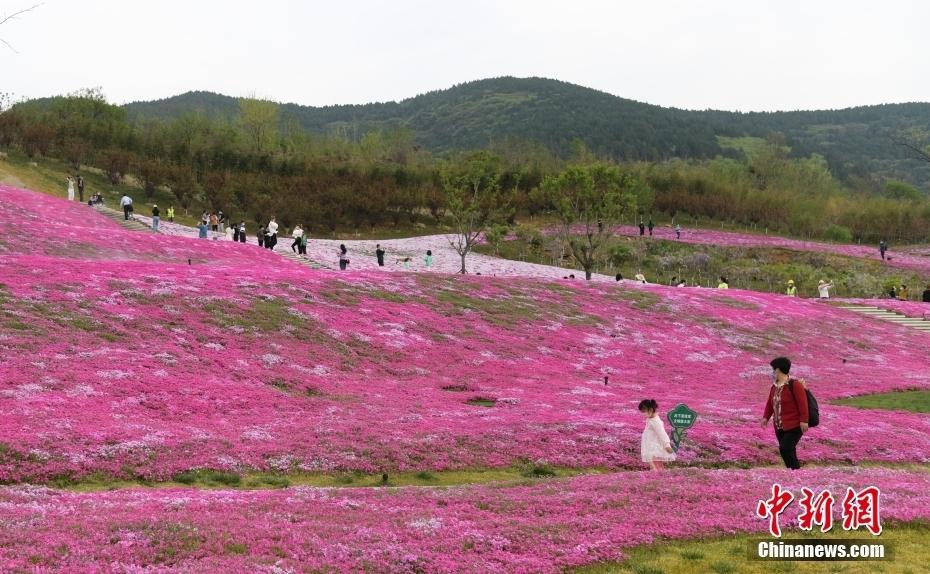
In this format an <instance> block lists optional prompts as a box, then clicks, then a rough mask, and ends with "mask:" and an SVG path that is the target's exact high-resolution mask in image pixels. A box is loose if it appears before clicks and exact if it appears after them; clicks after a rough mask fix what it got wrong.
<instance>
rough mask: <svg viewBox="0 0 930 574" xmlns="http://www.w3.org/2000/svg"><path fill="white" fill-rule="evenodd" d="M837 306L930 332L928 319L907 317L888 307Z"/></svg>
mask: <svg viewBox="0 0 930 574" xmlns="http://www.w3.org/2000/svg"><path fill="white" fill-rule="evenodd" d="M839 308H840V309H844V310H846V311H852V312H853V313H858V314H860V315H864V316H866V317H872V318H874V319H879V320H881V321H887V322H889V323H894V324H896V325H900V326H902V327H907V328H908V329H913V330H915V331H921V332H924V333H930V321H928V320H926V319H921V318H919V317H908V316H907V315H904V314H903V313H898V312H895V311H891V310H889V309H882V308H880V307H871V306H865V305H841V306H840V307H839Z"/></svg>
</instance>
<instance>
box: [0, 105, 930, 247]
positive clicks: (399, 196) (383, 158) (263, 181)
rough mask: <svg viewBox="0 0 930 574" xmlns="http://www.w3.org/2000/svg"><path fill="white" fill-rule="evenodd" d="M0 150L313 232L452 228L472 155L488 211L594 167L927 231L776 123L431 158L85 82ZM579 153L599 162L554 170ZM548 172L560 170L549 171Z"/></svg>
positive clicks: (4, 134) (763, 203)
mask: <svg viewBox="0 0 930 574" xmlns="http://www.w3.org/2000/svg"><path fill="white" fill-rule="evenodd" d="M0 148H3V149H5V150H7V151H14V152H18V153H22V154H24V155H25V156H28V157H30V158H37V157H53V158H57V159H61V160H64V161H67V162H68V163H69V164H71V166H72V167H73V168H74V169H75V170H79V169H80V168H81V167H82V166H85V165H87V166H94V167H97V168H100V169H101V170H103V172H104V173H105V174H106V176H107V177H108V178H109V180H110V181H111V182H112V183H114V184H118V183H121V182H124V181H125V180H126V178H128V177H131V178H132V180H133V181H136V182H138V184H139V187H140V192H141V193H142V194H143V195H144V196H146V197H149V198H151V197H153V196H154V195H155V194H156V192H157V191H161V192H170V194H171V195H172V196H173V197H174V198H175V199H176V200H177V204H178V205H180V207H181V208H182V209H185V210H195V211H196V210H200V209H207V210H220V209H221V210H222V211H224V212H225V213H227V214H232V216H233V217H234V218H236V219H244V220H247V221H252V222H255V223H262V222H264V221H267V218H268V217H270V216H271V215H276V216H277V217H278V220H279V222H280V223H281V224H282V225H284V226H285V227H292V226H293V225H296V224H298V223H301V224H304V225H306V226H307V227H308V228H310V229H313V230H315V231H317V232H320V233H334V234H335V233H342V232H347V231H354V230H364V229H371V228H381V227H389V226H395V227H400V226H409V225H412V224H417V223H425V224H427V225H433V226H437V225H438V226H443V225H452V224H454V217H452V216H453V215H454V211H455V209H452V210H450V207H453V208H454V207H455V206H454V205H452V206H450V201H458V202H459V207H462V206H464V204H463V203H462V202H463V201H464V200H463V199H462V198H463V197H464V196H463V195H462V194H461V193H459V195H458V198H457V199H456V196H455V194H450V190H451V189H453V188H456V187H457V188H459V189H460V190H461V189H464V185H465V184H464V183H463V180H462V178H463V177H464V175H462V174H467V173H468V172H469V169H472V168H473V167H474V162H475V159H476V157H478V156H479V155H480V160H481V161H480V163H481V165H482V167H481V169H485V170H487V171H488V172H489V173H490V175H489V176H487V177H488V179H487V181H489V182H491V181H493V185H491V186H490V187H491V189H490V191H489V195H490V196H493V197H495V198H497V199H496V200H495V201H498V202H499V203H500V205H499V206H497V207H496V208H495V213H496V214H497V215H499V216H500V219H501V222H502V223H504V224H507V223H510V224H513V222H514V221H515V220H516V219H517V218H519V217H522V216H525V215H543V214H548V215H550V216H552V217H555V218H560V217H561V216H562V215H564V211H565V205H564V202H563V201H561V199H560V196H559V193H562V194H563V195H564V194H566V193H568V191H570V190H571V189H576V190H577V189H579V186H588V187H590V186H589V185H588V183H587V181H588V180H589V179H590V178H593V179H594V180H595V181H604V177H607V176H605V175H604V174H605V173H608V172H609V178H608V179H609V180H610V181H611V182H612V183H610V185H609V188H610V189H611V190H616V189H628V190H635V193H634V192H631V193H628V194H625V199H624V200H623V201H624V202H626V203H625V204H624V205H623V209H616V207H617V206H612V205H609V206H605V207H604V211H605V212H609V213H610V214H611V215H613V214H618V215H617V218H618V222H622V223H633V222H634V221H636V220H637V219H640V218H653V219H654V220H656V221H661V220H662V219H663V218H668V219H672V220H675V221H684V222H686V223H687V222H688V221H690V219H688V218H708V219H713V220H717V221H723V222H730V223H733V224H739V225H746V226H751V227H755V228H757V229H759V230H760V231H761V230H763V229H765V230H768V231H771V232H782V233H788V234H792V235H798V236H804V237H816V238H828V239H834V240H841V241H863V242H877V241H879V240H881V239H886V240H888V241H895V242H903V241H908V242H917V241H927V240H928V238H930V201H928V200H927V199H926V196H925V195H924V194H922V193H920V192H919V191H918V190H916V189H914V188H913V187H912V186H909V185H908V184H906V183H902V182H894V181H892V182H888V183H887V184H886V185H885V186H884V191H886V192H887V193H883V194H882V195H879V196H876V195H875V193H874V190H872V189H859V188H857V187H855V186H850V185H848V184H843V183H841V182H840V180H838V179H837V178H836V177H835V175H834V174H833V172H832V171H831V169H830V168H829V166H828V164H827V162H826V161H825V159H824V158H823V157H821V156H818V155H817V154H810V155H808V156H806V157H795V155H794V154H792V153H789V151H788V148H787V146H785V145H784V142H783V141H780V140H779V138H778V136H777V135H773V136H772V137H770V138H769V139H768V140H767V141H764V142H763V144H762V145H760V146H758V148H757V149H755V150H754V152H753V153H751V154H749V153H747V154H735V155H734V156H733V157H722V156H717V157H715V158H713V159H704V160H699V159H692V160H681V159H673V160H665V161H650V162H646V161H640V162H615V161H612V160H611V159H610V158H609V157H604V156H599V155H598V154H597V153H596V151H591V150H590V149H588V148H587V146H585V145H584V144H583V143H581V142H580V141H578V140H574V141H573V142H571V143H570V145H569V148H570V151H569V153H568V154H567V156H560V155H556V154H555V153H554V152H553V151H551V150H549V149H548V148H546V147H544V146H542V145H540V144H538V143H535V142H532V141H528V140H524V139H516V138H507V139H503V140H499V141H496V142H491V143H489V144H488V145H487V146H486V147H485V148H484V149H482V150H472V151H455V152H448V153H445V154H441V155H438V154H433V153H431V152H429V151H428V150H426V149H425V148H424V147H422V146H421V145H420V144H419V142H417V141H416V138H415V137H414V134H413V132H411V131H410V130H407V129H404V128H401V127H390V126H388V127H385V128H383V129H380V130H372V131H369V132H367V133H365V134H363V135H361V136H359V137H354V136H353V137H348V136H347V135H346V134H339V133H331V134H326V135H320V134H313V133H308V132H307V131H306V130H304V129H303V128H302V127H301V126H300V125H299V122H298V121H297V120H296V119H295V118H293V117H289V116H288V114H287V113H285V112H282V108H281V107H280V106H278V105H277V104H274V103H272V102H268V101H263V100H257V99H247V98H246V99H240V100H239V102H238V112H237V113H236V115H235V116H234V117H230V118H222V117H211V116H207V115H205V114H200V113H196V112H192V113H186V114H183V115H181V116H178V117H175V118H173V119H151V118H144V117H138V116H130V115H128V114H127V112H126V110H125V109H124V108H122V107H119V106H115V105H112V104H109V103H107V102H106V100H105V98H104V97H103V96H102V94H101V93H100V91H99V90H85V91H81V92H79V93H75V94H71V95H69V96H64V97H56V98H48V99H43V100H33V101H27V102H21V103H18V104H16V105H13V106H11V107H9V108H8V109H5V110H3V111H0ZM594 164H598V165H601V166H602V169H603V170H606V171H603V172H592V173H588V174H586V175H585V174H579V173H574V174H573V175H565V174H566V173H567V172H568V170H571V169H575V168H577V167H578V166H590V165H594ZM470 166H471V167H470ZM614 172H616V173H614ZM562 176H564V177H562ZM559 177H562V182H563V183H562V184H556V183H553V182H554V181H557V180H558V178H559ZM598 178H600V179H598ZM569 181H574V184H572V185H574V187H572V186H570V185H569V183H568V182H569ZM452 182H456V183H452ZM598 185H599V184H596V185H595V186H594V188H595V189H598ZM602 187H603V186H602ZM585 189H587V187H586V188H585ZM603 189H607V188H603ZM554 190H555V191H554ZM559 190H560V191H559ZM567 190H568V191H567ZM597 193H601V192H597ZM630 197H635V198H636V201H634V202H630V201H628V199H629V198H630ZM586 201H588V200H586ZM466 203H467V202H466ZM589 203H590V202H589ZM501 206H506V209H502V208H500V207H501ZM602 217H603V216H602ZM489 224H490V223H489ZM582 251H583V250H581V249H580V246H579V253H581V252H582Z"/></svg>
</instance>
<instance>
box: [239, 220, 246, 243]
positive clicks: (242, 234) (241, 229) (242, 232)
mask: <svg viewBox="0 0 930 574" xmlns="http://www.w3.org/2000/svg"><path fill="white" fill-rule="evenodd" d="M239 243H245V222H244V221H243V222H240V223H239Z"/></svg>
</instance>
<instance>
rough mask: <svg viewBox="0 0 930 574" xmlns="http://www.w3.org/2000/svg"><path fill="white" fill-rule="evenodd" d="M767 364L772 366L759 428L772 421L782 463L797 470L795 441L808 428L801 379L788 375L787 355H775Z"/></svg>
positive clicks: (805, 394) (798, 463)
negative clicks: (770, 383) (770, 381)
mask: <svg viewBox="0 0 930 574" xmlns="http://www.w3.org/2000/svg"><path fill="white" fill-rule="evenodd" d="M769 364H770V365H771V367H772V386H771V387H770V388H769V396H768V399H767V400H766V401H765V411H764V412H763V414H762V428H765V427H766V425H768V424H769V420H771V421H772V424H773V425H774V427H775V438H776V439H778V452H779V453H780V454H781V458H782V460H783V461H785V466H786V467H788V468H790V469H792V470H797V469H799V468H801V463H800V462H799V461H798V453H797V447H798V442H799V441H800V440H801V436H802V435H803V434H804V433H805V432H807V428H808V427H807V422H808V406H807V393H806V392H805V389H804V381H803V380H796V379H792V378H789V377H788V373H789V372H790V371H791V360H790V359H789V358H788V357H778V358H777V359H773V360H772V362H771V363H769Z"/></svg>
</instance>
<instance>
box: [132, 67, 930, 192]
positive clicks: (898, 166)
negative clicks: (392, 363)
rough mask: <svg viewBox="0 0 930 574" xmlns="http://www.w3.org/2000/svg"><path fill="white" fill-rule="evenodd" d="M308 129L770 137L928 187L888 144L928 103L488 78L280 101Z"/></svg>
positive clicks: (652, 151)
mask: <svg viewBox="0 0 930 574" xmlns="http://www.w3.org/2000/svg"><path fill="white" fill-rule="evenodd" d="M125 107H126V109H127V111H128V112H129V114H130V115H131V116H135V117H148V118H162V119H169V118H173V117H177V116H178V115H181V114H184V113H188V112H192V111H201V112H203V113H205V114H207V115H210V116H218V117H224V116H232V115H234V114H236V113H237V111H238V103H237V99H236V98H232V97H229V96H223V95H219V94H213V93H210V92H188V93H186V94H182V95H179V96H175V97H172V98H167V99H163V100H156V101H150V102H135V103H130V104H127V105H126V106H125ZM281 112H282V113H281V117H282V118H293V119H295V120H296V121H297V122H298V123H299V125H301V126H302V127H303V128H304V129H306V130H308V131H310V132H314V133H333V132H335V133H343V134H345V135H347V136H348V137H350V138H358V137H360V136H361V135H363V134H364V133H365V132H367V131H369V130H372V129H385V128H391V127H395V126H402V127H406V128H409V129H411V130H412V131H413V132H414V134H415V137H416V140H417V143H418V144H419V145H422V146H424V147H426V148H428V149H430V150H432V151H434V152H437V153H443V152H448V151H452V150H457V149H467V148H477V147H484V146H487V145H488V144H489V143H492V142H495V141H501V140H504V139H507V138H512V137H516V138H520V139H525V140H532V141H535V142H538V143H540V144H542V145H544V146H545V147H547V148H549V149H551V150H552V151H554V152H555V153H557V154H559V155H562V156H566V155H568V154H569V153H570V152H571V149H572V142H573V141H574V140H576V139H578V140H581V141H583V142H584V143H585V144H586V145H587V146H588V148H590V149H591V150H593V151H595V152H596V153H598V154H599V155H602V156H606V157H610V158H613V159H619V160H650V161H656V160H665V159H670V158H676V157H678V158H708V157H714V156H716V155H732V156H738V155H739V154H741V153H742V152H741V151H740V150H739V149H736V148H733V147H722V146H721V145H720V143H719V142H720V139H719V138H720V137H721V136H723V137H728V138H739V137H747V136H748V137H768V136H770V135H772V134H782V135H783V136H784V138H785V143H786V144H787V145H788V146H789V147H790V149H791V153H792V155H794V156H796V157H803V156H808V155H810V154H811V153H818V154H820V155H823V156H824V157H825V158H826V159H827V161H828V163H829V165H830V168H831V170H833V172H834V173H835V174H836V175H837V176H839V177H840V178H841V179H843V180H845V181H851V180H852V179H854V178H855V177H857V176H865V175H869V174H871V175H875V176H878V177H880V178H895V179H902V180H905V181H908V182H911V183H913V184H915V185H917V186H919V187H921V188H923V189H924V190H926V189H930V164H927V163H925V162H920V161H918V160H916V159H914V158H913V157H912V156H911V155H909V154H908V153H907V152H906V151H905V150H904V149H902V148H901V147H900V146H897V145H895V144H894V142H892V141H891V139H890V137H889V136H892V135H894V134H898V133H901V132H903V131H906V130H909V129H914V128H917V129H925V128H926V126H927V125H930V103H909V104H886V105H876V106H863V107H857V108H848V109H843V110H821V111H794V112H753V113H740V112H725V111H713V110H707V111H688V110H680V109H675V108H663V107H660V106H654V105H651V104H646V103H642V102H637V101H633V100H629V99H625V98H620V97H617V96H614V95H611V94H608V93H605V92H600V91H597V90H593V89H590V88H585V87H582V86H578V85H574V84H570V83H567V82H561V81H557V80H549V79H544V78H512V77H504V78H493V79H486V80H479V81H474V82H468V83H464V84H459V85H456V86H453V87H451V88H449V89H446V90H438V91H434V92H428V93H426V94H421V95H418V96H415V97H412V98H409V99H406V100H402V101H400V102H386V103H372V104H364V105H341V106H326V107H310V106H300V105H296V104H283V105H282V107H281Z"/></svg>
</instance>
